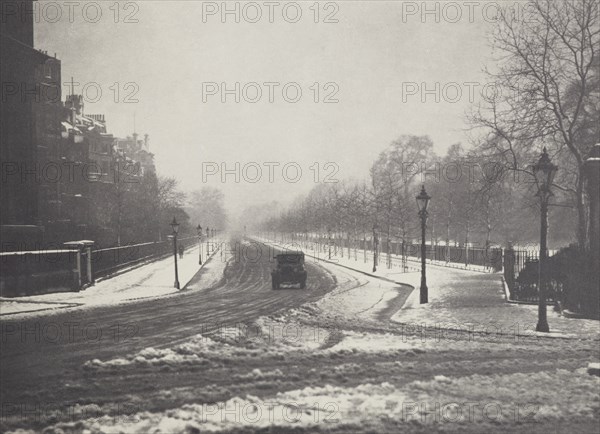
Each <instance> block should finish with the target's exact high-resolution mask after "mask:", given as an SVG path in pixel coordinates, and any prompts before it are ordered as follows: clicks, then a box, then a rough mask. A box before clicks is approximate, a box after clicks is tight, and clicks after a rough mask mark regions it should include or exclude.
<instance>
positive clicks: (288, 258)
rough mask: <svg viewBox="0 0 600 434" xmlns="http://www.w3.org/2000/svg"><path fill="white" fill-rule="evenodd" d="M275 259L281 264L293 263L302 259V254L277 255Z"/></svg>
mask: <svg viewBox="0 0 600 434" xmlns="http://www.w3.org/2000/svg"><path fill="white" fill-rule="evenodd" d="M277 260H278V261H279V262H280V263H283V264H295V263H297V262H300V261H301V260H302V255H278V256H277Z"/></svg>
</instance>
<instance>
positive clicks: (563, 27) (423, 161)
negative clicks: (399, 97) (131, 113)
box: [263, 0, 600, 247]
mask: <svg viewBox="0 0 600 434" xmlns="http://www.w3.org/2000/svg"><path fill="white" fill-rule="evenodd" d="M525 10H527V14H526V16H524V17H522V18H521V19H515V17H514V16H513V15H512V14H509V13H504V11H500V14H499V15H498V20H497V21H496V24H495V25H494V28H493V30H492V31H491V33H490V35H489V36H490V45H491V47H492V52H493V53H494V55H495V56H496V57H495V59H493V61H494V67H493V69H492V70H486V71H485V72H486V74H487V76H488V78H489V81H490V82H491V83H494V84H495V86H494V88H495V89H496V92H495V93H494V94H493V95H483V96H482V98H481V100H480V101H479V102H478V103H476V104H475V105H474V106H473V107H472V109H471V110H470V112H469V113H468V120H469V122H470V125H471V126H472V129H471V130H470V138H471V143H470V146H469V148H468V149H466V148H465V147H463V146H462V145H461V144H454V145H452V146H450V147H449V148H448V150H447V153H446V154H445V155H444V156H437V155H435V153H434V152H433V143H432V141H431V140H430V139H429V137H427V136H402V137H400V138H399V139H398V140H396V141H394V142H393V143H392V144H391V145H390V146H389V147H388V148H387V149H385V150H384V151H383V152H382V153H381V154H380V155H379V156H378V158H377V159H376V160H375V162H374V163H373V165H372V167H371V170H370V177H369V179H368V180H358V181H357V180H351V181H344V182H340V183H337V184H325V185H320V186H317V187H316V188H314V189H313V190H312V191H311V192H310V193H309V194H308V195H307V196H306V197H304V198H300V199H298V200H297V201H296V202H295V203H294V204H293V205H292V206H291V207H290V208H289V209H288V210H287V211H286V212H282V213H280V215H279V216H276V217H272V218H270V219H268V220H266V221H265V222H264V225H263V227H265V228H266V227H268V228H271V229H274V228H276V229H279V230H282V231H295V232H310V231H326V230H327V229H330V230H332V231H336V232H344V233H346V234H348V235H350V234H351V235H352V236H354V237H357V238H362V236H359V235H361V234H364V235H365V236H367V235H366V234H370V233H371V232H372V228H373V226H376V227H377V228H378V229H379V231H380V232H381V233H382V234H385V235H387V236H388V238H392V239H399V240H404V241H406V240H410V239H414V238H415V237H417V235H418V232H417V227H418V226H417V225H418V221H417V213H416V206H415V202H414V196H415V195H416V194H417V192H418V188H419V186H420V184H425V185H426V188H427V190H428V192H429V193H430V194H431V196H432V197H433V199H432V201H431V205H430V218H429V221H428V231H429V233H430V234H431V238H432V241H433V242H438V241H440V242H445V243H448V244H476V245H481V246H490V245H492V244H504V245H505V244H507V243H508V242H512V243H519V244H525V243H528V242H535V241H536V240H537V239H538V220H539V217H538V216H539V210H538V206H539V204H538V200H537V198H536V197H535V192H536V187H535V184H534V177H533V174H532V172H531V164H532V163H534V162H535V161H536V160H537V159H538V158H539V155H540V153H541V150H542V148H543V147H546V148H547V149H548V152H549V154H550V155H551V158H552V159H553V161H554V162H555V163H556V164H558V166H559V172H558V175H557V176H556V178H555V180H554V186H553V191H554V197H553V199H552V210H551V220H550V222H551V232H550V243H551V244H554V245H555V246H557V245H564V244H568V243H569V242H571V241H576V242H577V243H578V245H579V246H582V247H585V246H586V245H587V243H588V236H587V235H588V220H587V216H588V209H589V205H588V201H589V198H587V197H586V193H585V176H584V162H585V158H586V156H587V154H588V153H589V152H590V150H591V148H592V146H593V145H594V144H595V143H597V142H599V141H600V58H599V55H598V54H599V53H598V50H600V22H599V17H598V4H597V2H596V1H593V0H576V1H561V2H554V1H548V0H532V1H530V2H529V4H528V7H527V8H525ZM553 229H554V230H553ZM557 229H558V230H557Z"/></svg>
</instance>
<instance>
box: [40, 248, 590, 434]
mask: <svg viewBox="0 0 600 434" xmlns="http://www.w3.org/2000/svg"><path fill="white" fill-rule="evenodd" d="M306 253H307V254H310V253H311V252H310V251H307V252H306ZM335 259H336V260H338V261H339V263H340V265H344V267H340V266H339V265H337V264H335V263H331V262H324V261H317V260H314V263H315V264H318V266H320V267H323V268H324V269H325V270H327V271H328V272H329V273H331V274H332V275H334V276H335V279H336V281H337V287H336V288H335V289H334V290H333V291H331V292H329V293H327V294H326V295H325V296H323V297H322V298H320V299H319V300H317V301H314V302H311V303H307V304H305V305H303V306H301V307H299V308H296V309H292V310H288V311H286V312H283V313H280V314H277V315H272V316H263V317H260V318H258V319H256V320H253V321H252V322H250V323H244V324H239V325H236V326H226V327H223V328H220V329H218V330H214V331H211V332H206V333H201V334H197V335H195V336H193V337H190V338H189V339H186V340H185V341H184V342H181V341H178V342H177V344H173V345H170V346H167V347H164V348H153V347H147V348H144V349H142V350H140V351H136V352H132V353H130V354H126V355H123V356H120V357H117V358H113V359H106V360H100V359H91V360H88V361H86V362H85V363H84V364H83V365H82V366H81V368H82V370H84V371H85V372H86V374H87V376H88V377H89V378H93V379H95V381H102V378H105V377H108V376H113V375H115V376H119V378H129V379H130V381H138V378H144V377H143V376H142V375H143V374H147V375H150V376H151V378H157V379H158V378H160V377H162V376H166V375H172V377H169V378H177V377H179V376H181V375H185V374H186V373H192V375H194V376H196V375H199V374H198V373H200V372H202V373H203V374H205V375H206V378H207V379H208V384H205V383H203V384H202V387H194V385H193V384H191V385H190V386H189V387H182V386H179V387H171V388H167V389H166V390H162V389H161V390H158V391H154V390H151V389H150V390H149V391H148V392H146V393H144V395H143V396H132V395H128V396H127V397H126V398H125V399H126V400H131V401H133V402H136V403H140V402H142V403H146V402H148V403H155V404H153V405H150V406H152V407H153V408H154V407H156V406H158V404H156V403H157V402H165V401H166V402H167V403H175V402H176V403H177V404H171V405H168V404H167V408H165V409H152V410H150V409H148V407H149V405H141V407H142V408H140V409H139V410H138V411H134V412H127V414H114V411H113V412H111V411H109V407H110V406H107V407H106V408H105V407H102V406H96V407H94V408H93V410H94V414H95V417H85V416H81V417H75V418H74V419H75V420H73V418H72V417H71V419H70V420H64V421H58V422H56V423H52V424H49V425H50V426H49V427H48V432H57V433H58V432H76V433H84V432H85V433H121V432H124V433H146V432H168V433H193V432H222V431H227V432H231V431H233V432H244V433H245V432H251V431H258V430H261V429H264V430H265V432H292V430H293V432H315V431H318V432H335V433H346V432H420V433H424V432H469V433H479V432H550V431H552V430H560V429H561V428H559V427H563V428H564V427H565V426H566V427H567V430H569V431H572V432H592V431H593V427H594V426H595V427H597V426H598V422H599V420H600V416H599V415H600V397H599V395H598V390H599V388H600V378H599V377H598V376H594V375H589V374H588V372H587V370H586V367H587V365H588V363H589V362H592V361H597V359H598V349H597V343H598V342H597V341H598V339H599V336H600V333H599V332H600V330H598V322H597V321H596V322H594V321H587V320H579V319H569V318H563V317H559V316H558V315H557V314H555V313H554V312H552V310H551V309H549V312H548V313H549V322H550V327H551V330H555V331H558V332H560V333H557V335H558V336H559V337H562V338H563V339H539V338H538V337H536V336H535V335H534V334H532V333H531V332H530V331H531V327H534V326H535V321H536V314H537V313H536V310H535V306H523V305H515V304H510V303H507V302H506V301H505V297H504V294H503V288H502V282H501V279H500V276H499V275H498V274H493V273H481V272H475V271H468V270H456V269H451V268H444V267H439V266H435V265H431V266H430V267H428V273H427V276H428V286H429V301H430V302H429V303H428V304H427V305H420V304H418V301H419V300H418V297H419V289H418V287H419V284H420V274H419V273H418V272H415V271H409V272H399V271H400V270H393V269H392V270H391V271H390V270H386V269H385V267H383V268H380V270H381V271H379V272H378V273H379V275H378V277H380V278H377V277H372V276H371V274H373V273H372V271H371V270H370V269H369V267H370V264H369V265H366V266H364V265H363V266H361V267H354V268H356V269H352V268H353V267H352V266H351V265H352V263H353V262H355V261H354V259H353V258H345V259H342V258H335ZM307 261H313V259H309V258H307ZM213 262H216V263H223V262H224V261H213ZM381 278H383V279H381ZM398 282H401V283H398ZM401 306H404V307H403V308H401ZM511 327H512V328H511ZM519 327H524V329H523V330H524V333H521V332H520V331H521V329H519ZM436 329H437V330H436ZM452 331H454V332H452ZM465 331H466V332H467V333H465ZM469 332H472V333H469ZM582 338H583V339H582ZM163 384H164V383H163ZM167 384H168V383H167ZM84 406H85V405H84V404H82V407H84ZM80 414H85V412H84V411H81V412H80ZM577 424H580V425H577ZM573 426H580V427H581V428H579V429H578V428H572V427H573ZM569 428H572V429H569Z"/></svg>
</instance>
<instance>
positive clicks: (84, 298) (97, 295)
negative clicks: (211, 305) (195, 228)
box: [0, 240, 222, 317]
mask: <svg viewBox="0 0 600 434" xmlns="http://www.w3.org/2000/svg"><path fill="white" fill-rule="evenodd" d="M212 245H213V246H214V247H211V249H212V250H211V252H210V255H209V256H208V259H207V256H206V253H207V247H206V243H203V246H202V253H203V263H202V265H200V264H198V246H192V247H190V248H189V249H187V250H186V251H185V253H184V255H183V258H178V261H177V264H178V267H177V268H178V271H179V283H180V288H181V289H184V288H185V287H186V285H187V284H188V283H189V282H190V281H191V280H192V278H193V277H194V275H196V273H198V271H200V269H202V268H203V267H204V266H205V265H207V264H209V263H210V262H211V261H210V259H211V258H212V257H213V255H215V254H217V253H219V252H220V249H219V247H220V245H221V244H220V240H216V241H215V243H214V244H212ZM209 268H211V269H212V268H214V267H213V266H211V267H209ZM221 272H222V270H221V271H220V272H219V273H217V274H218V275H217V276H212V277H213V278H212V279H209V280H210V281H209V282H207V283H208V284H212V283H214V280H215V279H220V277H221ZM208 274H209V275H211V274H214V273H208ZM174 281H175V275H174V265H173V257H172V256H168V257H166V258H162V259H158V260H151V261H149V262H145V263H142V264H138V265H135V266H133V267H129V268H127V269H124V270H119V271H118V272H117V273H115V274H114V275H112V276H107V277H104V278H102V279H99V280H98V281H97V282H96V283H95V284H94V285H92V286H89V287H87V288H86V289H84V290H82V291H79V292H57V293H50V294H41V295H32V296H26V297H18V298H6V297H4V298H0V316H2V317H14V316H15V315H19V316H23V315H27V314H36V313H39V312H41V311H50V310H56V309H64V308H73V307H79V306H102V305H110V304H118V303H123V302H131V301H136V300H140V299H144V298H151V297H160V296H165V295H168V294H173V293H177V292H178V291H179V290H178V289H177V288H175V286H174ZM45 313H48V312H45Z"/></svg>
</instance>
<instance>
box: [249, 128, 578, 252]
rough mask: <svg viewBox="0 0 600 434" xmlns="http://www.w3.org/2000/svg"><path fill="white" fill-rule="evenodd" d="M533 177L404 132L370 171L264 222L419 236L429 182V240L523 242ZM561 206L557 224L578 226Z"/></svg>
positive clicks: (530, 220) (361, 235)
mask: <svg viewBox="0 0 600 434" xmlns="http://www.w3.org/2000/svg"><path fill="white" fill-rule="evenodd" d="M532 182H533V180H532V178H529V177H526V176H522V175H521V174H519V173H517V172H512V171H506V170H505V169H504V166H503V165H501V164H498V163H497V162H495V161H491V160H483V159H482V156H481V155H480V154H478V153H476V152H475V151H472V152H467V151H465V150H464V149H463V147H462V146H461V145H460V144H455V145H452V146H451V147H450V148H449V149H448V152H447V154H446V155H444V156H443V157H439V156H437V155H436V154H435V153H434V152H433V143H432V141H431V139H430V138H429V137H427V136H402V137H400V138H399V139H398V140H395V141H394V142H393V143H391V144H390V145H389V147H388V148H387V149H385V150H384V151H383V152H381V154H380V155H379V157H378V158H377V159H376V160H375V162H374V163H373V165H372V167H371V170H370V177H369V178H368V179H365V180H347V181H343V182H339V183H335V184H322V185H318V186H316V187H315V188H313V189H312V190H311V191H310V192H309V193H308V195H306V196H305V197H302V198H299V199H297V200H296V201H295V202H294V203H293V204H292V206H291V207H290V208H289V209H287V210H285V211H283V212H281V213H280V214H279V215H277V216H272V217H271V218H269V219H266V220H265V221H263V224H262V225H261V226H260V229H262V230H278V231H282V232H296V233H311V232H319V233H325V232H329V231H331V232H333V233H334V234H338V235H337V236H338V237H339V236H342V237H343V238H349V239H353V240H362V239H370V238H371V236H372V235H373V229H374V228H376V231H377V232H378V233H380V234H381V236H382V241H387V240H390V241H403V242H406V243H407V242H411V241H415V240H416V239H418V236H419V227H420V226H419V225H420V221H419V217H418V215H417V207H416V202H415V196H416V195H417V194H418V192H419V189H420V186H421V185H422V184H425V185H426V188H427V190H428V192H429V194H430V195H431V196H432V200H431V203H430V206H429V210H428V211H429V219H428V234H429V236H430V240H429V241H430V242H431V243H432V244H444V245H461V246H462V245H471V246H481V247H486V248H487V247H490V246H493V245H504V244H506V243H508V242H512V243H519V244H524V243H527V242H530V241H534V240H536V239H537V238H536V237H537V225H536V223H535V222H536V221H537V220H536V218H535V215H536V212H537V211H536V208H535V203H536V202H535V196H534V189H535V185H533V184H532ZM561 200H562V199H561ZM563 210H564V211H562V212H558V213H555V214H554V216H553V221H555V222H556V225H555V226H556V227H557V228H560V231H556V234H557V235H560V234H562V233H563V231H564V229H565V225H566V226H567V227H568V225H571V227H573V224H572V223H570V222H571V221H572V215H571V214H572V213H571V212H569V210H568V208H563ZM567 238H568V235H567ZM557 242H561V243H564V242H565V240H564V239H559V240H558V241H557Z"/></svg>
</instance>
